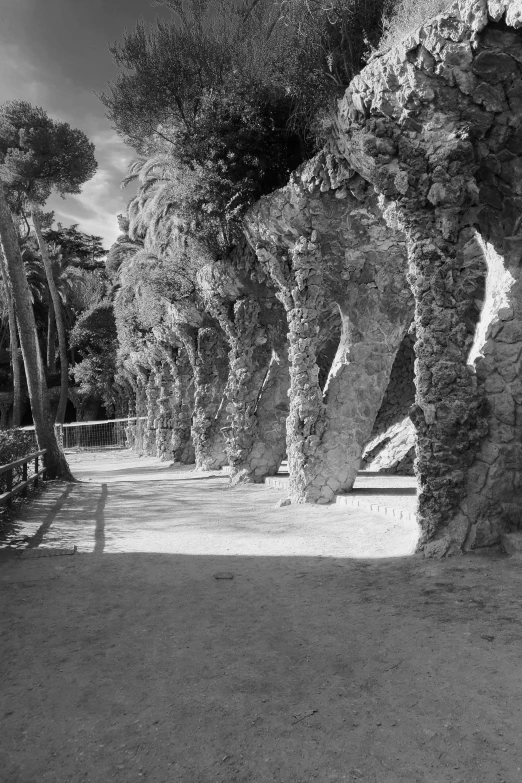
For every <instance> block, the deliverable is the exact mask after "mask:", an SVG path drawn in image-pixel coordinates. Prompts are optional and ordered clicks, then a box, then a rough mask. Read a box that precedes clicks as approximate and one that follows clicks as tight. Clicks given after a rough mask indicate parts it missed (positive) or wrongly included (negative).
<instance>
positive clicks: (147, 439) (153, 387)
mask: <svg viewBox="0 0 522 783" xmlns="http://www.w3.org/2000/svg"><path fill="white" fill-rule="evenodd" d="M159 371H160V366H159V365H157V364H154V365H153V367H152V369H151V371H150V373H149V379H148V382H147V387H146V396H147V420H146V422H145V434H144V444H143V447H144V450H145V453H146V454H148V455H149V457H155V456H157V454H156V413H157V402H158V397H159V394H160V386H159V383H158V374H159Z"/></svg>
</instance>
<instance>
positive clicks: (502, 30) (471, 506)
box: [333, 0, 522, 556]
mask: <svg viewBox="0 0 522 783" xmlns="http://www.w3.org/2000/svg"><path fill="white" fill-rule="evenodd" d="M521 23H522V14H521V6H520V4H519V3H518V2H511V3H506V2H497V0H495V1H494V2H489V3H488V2H486V0H475V1H474V0H466V1H464V0H462V2H457V3H455V4H454V5H453V6H452V8H451V9H450V10H449V11H448V12H446V13H445V14H443V15H442V16H440V17H438V18H437V19H434V20H431V21H430V22H428V23H426V24H425V25H424V26H423V27H422V28H421V29H420V30H418V31H417V32H416V33H415V34H414V35H412V36H409V37H408V39H406V40H405V41H404V42H403V44H402V45H401V46H399V47H397V48H396V49H394V50H392V51H390V52H389V53H387V54H386V55H384V56H383V57H380V58H378V59H376V60H375V61H374V62H372V63H371V64H370V65H369V66H368V67H367V68H365V69H364V71H363V72H362V73H361V74H360V76H358V77H356V79H355V80H354V81H353V83H352V85H351V87H350V89H349V90H348V92H347V93H346V96H345V98H344V99H343V101H342V102H341V105H340V110H339V114H338V118H337V127H336V132H335V142H334V145H333V146H334V147H335V149H336V150H337V153H338V154H341V155H342V156H343V157H344V159H345V160H346V161H347V162H348V163H349V165H350V166H351V167H353V168H354V169H355V170H357V171H358V172H359V174H361V175H362V176H363V177H364V178H365V179H366V180H367V181H369V182H371V183H373V185H374V187H375V189H376V191H377V192H378V193H379V194H381V198H382V199H383V203H384V202H385V203H386V204H387V205H391V206H390V207H388V209H387V210H386V214H389V212H390V209H391V208H393V217H394V219H395V220H398V221H399V225H400V227H401V228H402V230H403V231H404V233H405V235H406V237H407V240H408V257H409V269H410V282H411V285H412V289H413V292H414V295H415V329H416V334H417V342H416V346H415V352H416V385H417V393H416V405H415V410H414V412H413V419H414V422H415V426H416V430H417V460H416V470H417V474H418V479H419V490H420V493H419V506H418V516H419V521H420V524H421V528H422V538H421V542H420V548H421V549H422V550H423V551H424V553H425V554H426V555H436V556H440V555H444V554H447V553H452V552H462V551H466V550H469V549H471V548H473V547H476V546H481V545H488V544H493V543H496V542H498V541H499V539H500V536H501V534H502V532H503V531H505V530H507V529H510V528H512V527H516V526H518V525H519V524H520V512H519V508H520V503H521V500H522V497H521V491H522V490H521V472H522V445H521V444H522V432H521V427H522V411H521V409H520V405H521V404H522V394H521V391H520V389H521V386H520V380H519V378H520V362H521V354H522V312H521V308H522V297H521V293H522V292H521V291H520V285H521V283H520V271H519V270H520V260H521V254H522V233H521V218H520V216H521V214H522V187H521V184H520V183H521V173H522V154H521V153H522V148H521V140H522V37H521V33H520V32H518V28H519V27H520V25H521ZM485 273H487V282H486V302H485V305H484V308H483V311H482V316H481V321H480V325H479V328H478V330H477V329H476V324H477V320H478V312H477V291H478V289H479V288H480V285H481V282H482V277H483V276H484V274H485Z"/></svg>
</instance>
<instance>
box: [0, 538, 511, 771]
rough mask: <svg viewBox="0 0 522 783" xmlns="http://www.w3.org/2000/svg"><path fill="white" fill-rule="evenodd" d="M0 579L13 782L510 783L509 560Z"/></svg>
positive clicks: (65, 569)
mask: <svg viewBox="0 0 522 783" xmlns="http://www.w3.org/2000/svg"><path fill="white" fill-rule="evenodd" d="M230 576H233V578H232V579H230V578H222V577H230ZM216 577H220V578H216ZM0 585H1V589H2V593H3V600H2V610H1V613H2V627H3V628H4V629H9V634H8V636H6V635H5V634H4V636H3V641H2V648H3V649H2V656H1V666H2V684H3V691H4V695H5V698H4V702H3V710H4V712H3V715H2V718H1V724H0V725H1V730H2V744H3V754H2V757H1V759H0V761H1V764H2V769H3V777H2V779H3V780H4V781H6V783H32V782H33V781H36V780H38V781H39V783H65V782H66V781H92V783H98V781H108V780H114V781H119V782H120V781H121V783H134V781H140V780H147V781H153V782H154V783H165V781H183V783H230V781H238V782H239V781H241V782H242V783H243V782H244V783H246V782H247V781H248V783H264V782H265V781H280V782H284V783H286V782H287V781H288V782H290V781H292V782H293V781H310V780H318V781H321V782H322V781H352V780H363V781H375V782H376V783H377V782H379V783H381V782H384V781H386V783H407V782H409V781H429V782H430V783H431V781H433V783H435V781H437V783H439V782H440V781H454V782H455V783H456V782H457V781H462V782H464V781H465V783H476V782H482V781H483V782H484V783H486V781H487V783H490V782H491V781H496V780H505V781H509V782H510V783H511V782H513V783H515V781H519V780H520V779H521V773H520V766H521V764H520V756H519V744H520V730H521V728H522V724H521V711H520V710H521V704H522V699H521V697H522V679H521V676H520V674H521V668H520V645H521V643H522V627H521V620H520V616H521V614H520V610H521V608H522V591H521V589H520V588H521V587H522V576H521V572H520V570H517V568H516V567H515V566H513V564H512V563H509V562H507V563H506V562H505V561H499V560H495V559H492V560H488V559H483V558H467V559H466V560H459V561H451V562H446V563H427V562H425V561H420V560H418V559H417V558H396V559H393V560H386V559H383V560H377V559H374V560H350V559H344V558H310V557H215V556H213V557H207V556H184V555H161V554H153V553H149V554H105V555H103V556H100V557H98V556H95V555H79V556H72V557H60V558H52V559H51V558H45V559H41V560H37V561H27V562H24V561H23V560H22V561H17V562H10V563H8V564H5V565H4V567H3V569H2V572H1V576H0Z"/></svg>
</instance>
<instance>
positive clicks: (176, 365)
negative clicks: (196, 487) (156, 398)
mask: <svg viewBox="0 0 522 783" xmlns="http://www.w3.org/2000/svg"><path fill="white" fill-rule="evenodd" d="M168 357H169V358H168V361H169V367H170V375H171V384H170V394H169V400H168V405H169V413H170V420H171V425H172V427H171V437H170V452H171V454H172V459H173V460H174V461H175V462H180V463H181V464H183V465H189V464H192V463H193V462H194V447H193V445H192V441H191V424H192V410H193V407H194V399H193V398H194V391H193V386H194V382H193V374H192V369H191V366H190V362H189V360H188V356H187V352H186V351H185V350H184V349H182V348H181V347H177V346H174V347H172V348H171V349H170V350H169V354H168Z"/></svg>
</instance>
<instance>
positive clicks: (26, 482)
mask: <svg viewBox="0 0 522 783" xmlns="http://www.w3.org/2000/svg"><path fill="white" fill-rule="evenodd" d="M46 453H47V449H42V451H35V452H34V453H33V454H29V455H28V456H27V457H24V458H23V459H18V460H16V462H10V463H9V465H1V466H0V475H2V474H4V473H6V474H7V478H6V489H7V492H4V493H3V494H2V495H0V506H3V505H5V504H6V503H7V504H9V503H10V502H11V499H12V498H13V497H14V496H15V495H17V494H18V493H21V494H22V497H26V496H27V487H28V486H30V485H31V484H34V486H35V487H37V486H38V480H39V478H40V476H42V478H45V460H42V462H43V463H44V464H43V467H41V468H39V458H40V457H43V456H44V455H45V454H46ZM31 460H34V473H33V474H32V475H31V476H29V477H27V464H28V463H29V462H31ZM20 467H21V468H22V480H21V481H19V482H18V483H17V484H15V485H14V486H13V478H14V474H15V471H16V469H17V468H20ZM18 472H19V471H18Z"/></svg>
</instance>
